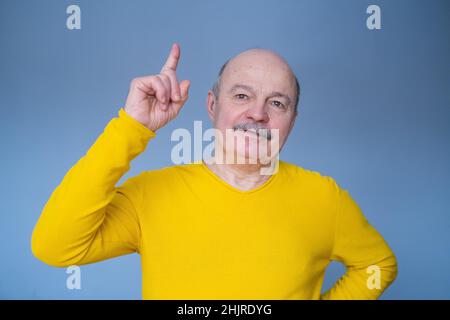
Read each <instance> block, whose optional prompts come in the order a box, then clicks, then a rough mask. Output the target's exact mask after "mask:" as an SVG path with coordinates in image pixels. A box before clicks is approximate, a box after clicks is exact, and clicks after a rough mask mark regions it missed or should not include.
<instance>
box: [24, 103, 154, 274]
mask: <svg viewBox="0 0 450 320" xmlns="http://www.w3.org/2000/svg"><path fill="white" fill-rule="evenodd" d="M118 115H119V116H118V117H117V118H113V119H112V120H111V121H110V122H109V123H108V124H107V126H106V127H105V129H104V130H103V132H102V134H101V135H100V136H99V137H98V138H97V140H96V141H95V143H94V144H93V145H92V146H91V148H90V149H89V150H88V152H87V153H86V154H85V155H84V156H83V157H82V158H81V159H80V160H79V161H78V162H77V163H76V164H75V165H74V166H73V167H72V168H71V169H70V170H69V171H68V172H67V174H66V175H65V177H64V179H63V180H62V182H61V183H60V184H59V186H58V187H57V188H56V189H55V190H54V191H53V193H52V195H51V197H50V199H49V200H48V201H47V203H46V205H45V207H44V209H43V211H42V213H41V216H40V217H39V220H38V222H37V224H36V226H35V228H34V230H33V234H32V237H31V249H32V252H33V254H34V255H35V256H36V257H37V258H38V259H40V260H42V261H43V262H45V263H47V264H49V265H52V266H56V267H65V266H69V265H82V264H87V263H93V262H96V261H101V260H105V259H108V258H112V257H116V256H120V255H124V254H129V253H133V252H139V248H140V239H141V235H140V224H139V217H138V212H137V211H136V208H137V207H139V203H140V201H141V200H142V199H141V194H140V190H141V189H140V187H139V182H140V181H141V180H140V179H139V178H140V175H138V176H136V177H133V178H130V179H128V180H126V181H125V183H123V184H122V185H121V186H119V187H116V184H117V182H118V181H119V180H120V178H121V177H122V176H123V175H124V174H125V173H126V172H127V171H128V170H129V169H130V162H131V161H132V160H133V159H134V158H135V157H136V156H137V155H139V154H140V153H141V152H143V151H144V150H145V148H146V146H147V143H148V141H149V140H150V139H152V138H153V137H155V135H156V134H155V133H154V132H153V131H151V130H149V129H148V128H146V127H145V126H144V125H142V124H141V123H139V122H138V121H136V120H135V119H133V118H132V117H131V116H129V115H128V114H127V113H126V112H125V110H124V109H123V108H121V109H120V110H119V112H118Z"/></svg>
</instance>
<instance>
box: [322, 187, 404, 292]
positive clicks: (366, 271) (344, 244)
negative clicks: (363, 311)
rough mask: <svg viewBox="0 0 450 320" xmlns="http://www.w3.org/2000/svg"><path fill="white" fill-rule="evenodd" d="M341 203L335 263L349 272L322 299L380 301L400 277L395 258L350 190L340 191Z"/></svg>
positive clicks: (334, 251) (338, 214)
mask: <svg viewBox="0 0 450 320" xmlns="http://www.w3.org/2000/svg"><path fill="white" fill-rule="evenodd" d="M339 199H340V204H339V207H338V208H339V209H338V212H337V217H336V234H335V244H334V248H333V253H332V255H331V260H335V261H339V262H342V263H343V264H344V265H345V266H346V267H347V271H346V273H345V274H344V275H343V276H342V277H341V278H340V279H339V280H338V281H337V282H336V283H335V285H334V286H333V287H332V288H331V289H330V290H328V291H327V292H326V293H324V294H323V295H322V296H321V299H324V300H329V299H367V300H369V299H377V298H378V297H379V296H380V295H381V294H382V293H383V291H384V290H385V289H386V288H387V287H388V286H389V285H390V284H391V283H392V282H393V281H394V280H395V278H396V276H397V261H396V258H395V255H394V254H393V252H392V250H391V249H390V248H389V246H388V244H387V243H386V242H385V240H384V239H383V237H382V236H381V235H380V234H379V233H378V232H377V230H375V228H373V227H372V226H371V225H370V224H369V222H368V221H367V219H366V218H365V217H364V215H363V213H362V212H361V209H360V208H359V206H358V205H357V204H356V202H355V201H354V200H353V199H352V197H351V196H350V194H349V192H348V191H347V190H345V189H339ZM371 266H374V267H371ZM378 271H379V273H378ZM378 275H379V282H377V280H378V279H376V278H374V277H377V276H378ZM378 284H379V288H377V286H378Z"/></svg>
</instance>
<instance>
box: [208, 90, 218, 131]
mask: <svg viewBox="0 0 450 320" xmlns="http://www.w3.org/2000/svg"><path fill="white" fill-rule="evenodd" d="M216 106H217V103H216V96H215V95H214V92H212V91H211V90H209V91H208V96H207V97H206V111H208V116H209V118H210V119H211V121H212V122H213V123H214V118H215V113H216V111H217V110H216V109H217V108H216Z"/></svg>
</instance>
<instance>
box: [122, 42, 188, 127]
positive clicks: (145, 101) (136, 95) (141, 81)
mask: <svg viewBox="0 0 450 320" xmlns="http://www.w3.org/2000/svg"><path fill="white" fill-rule="evenodd" d="M179 60H180V47H179V46H178V44H176V43H174V44H173V45H172V48H171V50H170V53H169V57H168V58H167V61H166V63H165V64H164V66H163V67H162V69H161V72H160V73H159V74H157V75H150V76H144V77H138V78H135V79H133V80H132V81H131V85H130V91H129V92H128V97H127V101H126V103H125V108H124V109H125V112H126V113H128V114H129V115H130V116H132V117H133V118H134V119H136V120H137V121H139V122H140V123H142V124H143V125H144V126H146V127H147V128H149V129H150V130H152V131H156V130H158V129H159V128H161V127H163V126H164V125H166V124H167V123H168V122H169V121H170V120H172V119H174V118H175V117H176V116H177V115H178V113H179V112H180V109H181V107H182V106H183V105H184V103H185V102H186V100H187V99H188V89H189V86H190V81H189V80H183V81H181V82H180V83H178V80H177V75H176V70H177V65H178V61H179Z"/></svg>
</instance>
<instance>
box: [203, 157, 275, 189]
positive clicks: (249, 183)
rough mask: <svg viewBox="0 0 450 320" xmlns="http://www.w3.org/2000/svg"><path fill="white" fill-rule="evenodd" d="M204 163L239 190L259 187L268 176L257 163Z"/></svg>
mask: <svg viewBox="0 0 450 320" xmlns="http://www.w3.org/2000/svg"><path fill="white" fill-rule="evenodd" d="M205 165H206V166H207V167H208V168H209V169H210V170H211V171H212V172H214V173H215V174H216V175H218V176H219V177H220V178H221V179H222V180H224V181H225V182H227V183H228V184H230V185H232V186H233V187H235V188H237V189H240V190H244V191H246V190H251V189H255V188H257V187H259V186H260V185H262V184H263V183H264V182H265V181H267V180H268V179H269V178H270V175H262V174H261V171H260V170H261V165H259V164H217V163H216V162H213V163H210V164H207V163H205Z"/></svg>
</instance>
